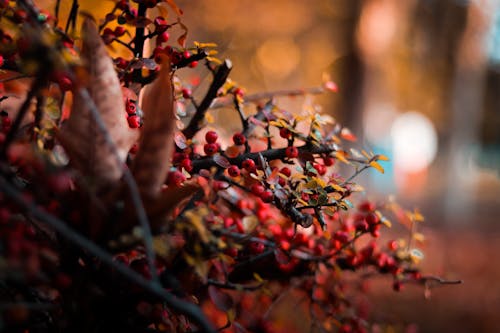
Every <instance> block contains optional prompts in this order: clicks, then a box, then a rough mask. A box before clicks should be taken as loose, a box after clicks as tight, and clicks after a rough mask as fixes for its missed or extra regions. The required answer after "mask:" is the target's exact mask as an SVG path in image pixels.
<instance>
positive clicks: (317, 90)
mask: <svg viewBox="0 0 500 333" xmlns="http://www.w3.org/2000/svg"><path fill="white" fill-rule="evenodd" d="M325 91H326V89H325V88H324V87H322V86H320V87H310V88H304V89H290V90H277V91H268V92H260V93H255V94H251V95H247V96H245V98H244V102H243V103H245V104H248V103H252V102H258V101H262V100H269V99H273V98H274V97H280V96H288V97H295V96H303V95H320V94H323V93H324V92H325ZM231 104H232V98H230V97H221V98H217V99H216V100H214V103H213V104H212V106H211V107H210V108H211V109H218V108H223V107H227V106H230V105H231Z"/></svg>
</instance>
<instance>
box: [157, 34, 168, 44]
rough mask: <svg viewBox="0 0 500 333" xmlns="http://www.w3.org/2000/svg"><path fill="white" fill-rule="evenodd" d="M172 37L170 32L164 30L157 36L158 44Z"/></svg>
mask: <svg viewBox="0 0 500 333" xmlns="http://www.w3.org/2000/svg"><path fill="white" fill-rule="evenodd" d="M169 39H170V34H169V33H168V32H167V31H164V32H162V33H161V34H159V35H158V37H156V45H159V44H161V43H166V42H168V40H169Z"/></svg>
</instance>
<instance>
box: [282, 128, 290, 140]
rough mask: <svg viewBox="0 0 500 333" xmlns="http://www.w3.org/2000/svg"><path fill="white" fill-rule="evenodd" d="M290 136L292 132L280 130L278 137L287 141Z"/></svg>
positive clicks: (285, 129) (284, 129) (286, 129)
mask: <svg viewBox="0 0 500 333" xmlns="http://www.w3.org/2000/svg"><path fill="white" fill-rule="evenodd" d="M291 135H292V132H290V130H288V128H285V127H283V128H280V136H281V137H282V138H283V139H289V138H290V136H291Z"/></svg>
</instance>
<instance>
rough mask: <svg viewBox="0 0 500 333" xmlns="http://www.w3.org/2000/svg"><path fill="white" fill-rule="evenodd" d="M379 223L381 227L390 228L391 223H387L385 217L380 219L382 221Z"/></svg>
mask: <svg viewBox="0 0 500 333" xmlns="http://www.w3.org/2000/svg"><path fill="white" fill-rule="evenodd" d="M380 223H382V224H383V225H385V226H386V227H387V228H390V227H392V223H391V221H389V220H388V219H386V218H385V217H384V218H382V220H381V221H380Z"/></svg>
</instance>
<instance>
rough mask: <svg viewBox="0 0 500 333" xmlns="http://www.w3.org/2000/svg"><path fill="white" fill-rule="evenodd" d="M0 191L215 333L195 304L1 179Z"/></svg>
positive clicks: (169, 305)
mask: <svg viewBox="0 0 500 333" xmlns="http://www.w3.org/2000/svg"><path fill="white" fill-rule="evenodd" d="M0 189H1V191H2V192H3V193H4V194H6V195H7V196H8V197H10V198H11V199H12V200H13V201H14V202H15V203H16V204H18V205H19V207H20V208H21V209H24V210H26V211H27V212H28V213H29V214H30V215H32V216H33V217H34V218H36V219H38V220H40V221H42V222H44V223H46V224H47V225H49V226H51V227H52V228H54V230H56V231H57V232H58V233H59V234H60V235H61V236H63V237H64V238H66V239H67V240H69V241H70V242H72V243H74V244H76V245H77V246H79V247H81V248H83V249H85V250H86V251H88V252H89V253H90V254H92V255H93V256H95V257H96V258H98V259H100V260H101V261H102V262H103V263H104V264H106V265H108V266H109V267H111V268H113V269H114V270H116V271H117V272H118V273H120V274H121V275H122V276H123V277H124V278H126V279H127V280H128V281H130V282H132V283H135V284H137V285H139V286H140V287H142V288H143V289H145V290H146V291H148V292H150V293H152V294H153V295H156V296H157V297H159V298H161V299H162V300H163V301H164V302H165V304H166V305H167V306H168V307H170V308H171V309H173V310H175V311H179V312H181V313H183V314H186V316H187V317H189V318H190V319H191V320H192V321H193V322H195V323H196V324H197V325H199V326H200V328H201V329H202V330H203V331H204V332H208V333H215V330H214V329H213V328H212V325H211V324H210V323H209V322H208V320H207V319H206V318H205V316H204V314H203V313H202V312H201V310H200V309H199V308H198V307H197V306H196V305H195V304H192V303H188V302H186V301H183V300H181V299H179V298H177V297H175V296H173V295H172V294H171V293H169V292H168V291H166V290H165V289H164V288H163V287H162V286H161V285H160V284H159V283H157V282H155V281H149V280H147V279H145V278H144V277H143V276H141V275H140V274H138V273H136V272H135V271H134V270H132V269H131V268H130V267H128V266H126V265H124V264H122V263H120V262H118V261H115V260H114V259H113V256H112V255H110V254H109V253H108V252H106V251H105V250H104V249H102V248H101V247H99V246H98V245H97V244H95V243H94V242H92V241H91V240H89V239H88V238H86V237H84V236H82V235H80V234H79V233H77V232H76V231H75V230H73V229H71V228H70V227H69V226H68V225H67V224H66V223H64V222H63V221H62V220H60V219H58V218H56V217H55V216H53V215H50V214H48V213H46V212H44V211H42V210H40V209H39V208H38V207H37V206H36V205H35V204H34V203H28V202H26V201H25V200H24V198H23V196H22V193H21V192H20V191H18V190H17V189H16V188H15V187H14V186H12V185H11V184H9V183H8V182H7V181H6V180H5V179H4V178H3V177H0Z"/></svg>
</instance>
